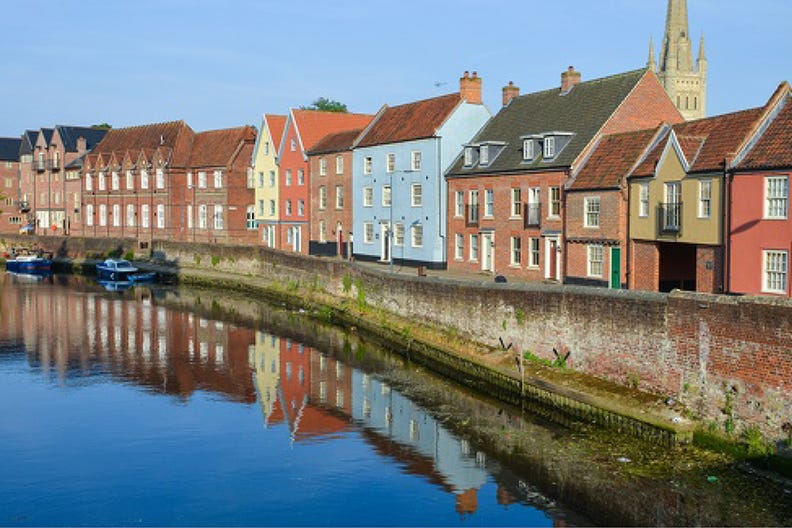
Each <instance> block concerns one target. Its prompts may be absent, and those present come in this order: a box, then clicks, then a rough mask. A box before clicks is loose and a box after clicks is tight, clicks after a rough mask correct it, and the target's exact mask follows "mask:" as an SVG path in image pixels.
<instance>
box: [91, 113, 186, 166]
mask: <svg viewBox="0 0 792 528" xmlns="http://www.w3.org/2000/svg"><path fill="white" fill-rule="evenodd" d="M194 136H195V132H193V130H192V129H191V128H190V127H189V126H187V124H186V123H185V122H184V121H171V122H169V123H155V124H151V125H141V126H135V127H129V128H114V129H111V130H108V131H107V134H106V135H105V136H104V138H103V139H102V141H100V142H99V144H98V145H97V146H96V147H95V148H94V149H93V151H92V152H91V154H92V156H95V155H98V154H108V155H109V154H112V153H116V155H117V156H118V157H120V158H123V156H124V154H125V153H126V152H127V151H130V152H132V153H133V155H136V153H138V152H140V151H141V150H148V151H153V150H156V149H157V148H160V147H164V148H167V149H171V150H172V156H171V160H170V164H171V165H172V166H176V167H186V166H187V162H188V159H189V155H190V148H191V146H192V140H193V137H194Z"/></svg>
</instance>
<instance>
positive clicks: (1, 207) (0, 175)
mask: <svg viewBox="0 0 792 528" xmlns="http://www.w3.org/2000/svg"><path fill="white" fill-rule="evenodd" d="M21 147H22V139H21V138H0V233H17V232H19V229H20V228H21V227H22V225H23V224H22V222H23V219H24V215H23V214H21V213H20V212H19V207H18V204H19V197H20V195H19V174H20V168H19V150H20V148H21Z"/></svg>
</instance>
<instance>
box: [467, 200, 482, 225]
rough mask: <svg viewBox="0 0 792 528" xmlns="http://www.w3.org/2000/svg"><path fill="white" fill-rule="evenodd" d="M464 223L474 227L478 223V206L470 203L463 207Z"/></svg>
mask: <svg viewBox="0 0 792 528" xmlns="http://www.w3.org/2000/svg"><path fill="white" fill-rule="evenodd" d="M465 225H467V226H469V227H474V226H477V225H479V206H478V204H472V205H468V206H467V207H465Z"/></svg>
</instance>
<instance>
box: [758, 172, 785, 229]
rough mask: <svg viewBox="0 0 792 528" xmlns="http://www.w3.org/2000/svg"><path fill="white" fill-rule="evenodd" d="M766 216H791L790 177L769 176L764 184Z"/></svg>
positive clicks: (767, 217)
mask: <svg viewBox="0 0 792 528" xmlns="http://www.w3.org/2000/svg"><path fill="white" fill-rule="evenodd" d="M764 188H765V189H764V191H765V192H764V195H765V197H764V218H765V219H768V220H785V219H787V218H788V216H789V178H788V177H787V176H767V177H765V186H764Z"/></svg>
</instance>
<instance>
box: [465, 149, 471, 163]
mask: <svg viewBox="0 0 792 528" xmlns="http://www.w3.org/2000/svg"><path fill="white" fill-rule="evenodd" d="M471 165H473V147H465V167H470V166H471Z"/></svg>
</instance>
